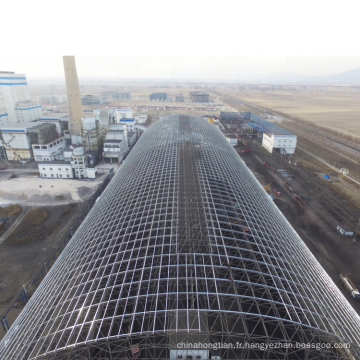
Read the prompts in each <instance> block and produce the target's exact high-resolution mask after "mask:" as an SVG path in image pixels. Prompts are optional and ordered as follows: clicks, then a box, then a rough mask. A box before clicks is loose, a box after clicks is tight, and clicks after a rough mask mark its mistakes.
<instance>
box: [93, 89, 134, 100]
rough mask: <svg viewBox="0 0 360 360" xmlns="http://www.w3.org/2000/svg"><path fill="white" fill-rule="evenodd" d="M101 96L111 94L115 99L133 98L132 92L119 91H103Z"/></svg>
mask: <svg viewBox="0 0 360 360" xmlns="http://www.w3.org/2000/svg"><path fill="white" fill-rule="evenodd" d="M100 96H107V97H109V96H111V97H112V98H113V99H114V100H131V94H130V93H127V92H117V91H101V92H100Z"/></svg>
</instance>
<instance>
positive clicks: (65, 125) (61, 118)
mask: <svg viewBox="0 0 360 360" xmlns="http://www.w3.org/2000/svg"><path fill="white" fill-rule="evenodd" d="M39 121H40V122H41V123H49V124H55V126H56V130H57V132H58V134H59V136H62V135H63V134H64V130H69V114H51V115H46V116H41V117H40V119H39Z"/></svg>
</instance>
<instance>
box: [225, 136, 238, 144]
mask: <svg viewBox="0 0 360 360" xmlns="http://www.w3.org/2000/svg"><path fill="white" fill-rule="evenodd" d="M226 140H227V141H228V142H229V143H230V145H231V146H236V145H237V144H238V141H237V138H236V136H235V135H227V136H226Z"/></svg>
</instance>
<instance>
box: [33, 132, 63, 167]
mask: <svg viewBox="0 0 360 360" xmlns="http://www.w3.org/2000/svg"><path fill="white" fill-rule="evenodd" d="M32 148H33V153H34V158H35V161H53V160H63V157H64V156H63V155H62V153H63V151H64V149H65V138H64V137H61V138H59V139H56V140H53V141H51V142H49V143H47V144H34V145H32Z"/></svg>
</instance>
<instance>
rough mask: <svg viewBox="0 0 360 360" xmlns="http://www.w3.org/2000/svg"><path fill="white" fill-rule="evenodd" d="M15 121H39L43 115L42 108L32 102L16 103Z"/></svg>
mask: <svg viewBox="0 0 360 360" xmlns="http://www.w3.org/2000/svg"><path fill="white" fill-rule="evenodd" d="M15 114H16V121H17V122H18V123H21V122H29V121H34V120H38V119H40V117H41V116H42V115H43V112H42V107H41V105H39V104H34V103H33V102H32V101H23V102H18V103H17V104H16V107H15Z"/></svg>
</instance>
